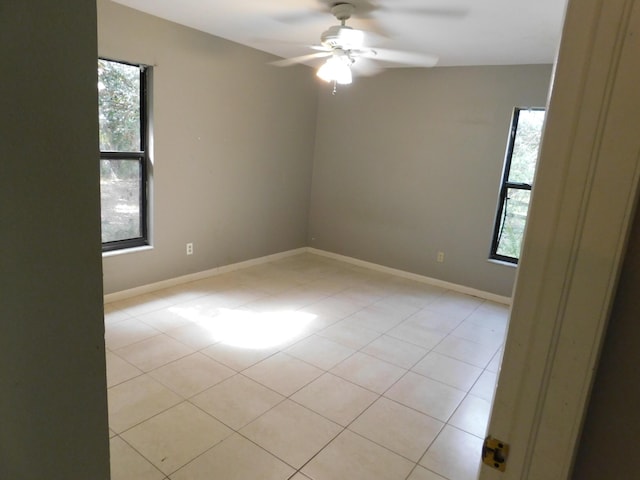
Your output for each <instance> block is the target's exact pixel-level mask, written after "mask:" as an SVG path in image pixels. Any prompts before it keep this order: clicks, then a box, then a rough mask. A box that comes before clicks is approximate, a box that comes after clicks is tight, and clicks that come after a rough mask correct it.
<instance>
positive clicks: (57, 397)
mask: <svg viewBox="0 0 640 480" xmlns="http://www.w3.org/2000/svg"><path fill="white" fill-rule="evenodd" d="M95 8H96V7H95V4H94V3H93V2H87V1H85V0H63V1H60V2H51V1H50V0H31V1H28V2H24V1H18V0H13V1H4V2H2V4H1V5H0V72H2V74H1V75H0V92H2V95H0V159H1V161H0V232H1V233H0V252H1V254H0V478H2V479H7V480H9V479H10V480H40V479H44V478H47V479H54V480H57V479H60V480H62V479H65V480H70V479H96V480H100V479H102V480H106V479H108V478H109V444H108V437H109V435H108V427H107V401H106V375H105V352H104V325H103V318H102V276H101V262H100V222H99V218H100V217H99V214H100V198H99V177H98V162H97V160H98V132H97V117H96V81H97V79H96V48H97V47H96V13H95Z"/></svg>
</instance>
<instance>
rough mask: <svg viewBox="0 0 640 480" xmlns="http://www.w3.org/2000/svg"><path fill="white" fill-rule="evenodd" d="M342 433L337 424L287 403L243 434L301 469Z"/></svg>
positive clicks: (292, 403)
mask: <svg viewBox="0 0 640 480" xmlns="http://www.w3.org/2000/svg"><path fill="white" fill-rule="evenodd" d="M341 431H342V427H340V426H339V425H337V424H336V423H333V422H331V421H330V420H327V419H326V418H324V417H321V416H320V415H318V414H317V413H314V412H312V411H311V410H309V409H307V408H305V407H302V406H300V405H298V404H297V403H294V402H292V401H291V400H285V401H284V402H282V403H280V404H278V405H277V406H275V407H274V408H272V409H271V410H269V411H268V412H267V413H265V414H264V415H262V416H260V417H259V418H257V419H256V420H254V421H253V422H251V423H250V424H249V425H247V426H245V427H244V428H243V429H242V430H240V433H241V434H242V435H244V436H245V437H247V438H248V439H250V440H251V441H253V442H255V443H257V444H258V445H260V446H261V447H262V448H264V449H265V450H267V451H268V452H271V453H272V454H273V455H275V456H276V457H278V458H280V459H281V460H283V461H285V462H286V463H287V464H289V465H291V466H293V467H295V468H300V467H301V466H302V465H304V464H305V463H307V462H308V461H309V460H310V459H311V458H312V457H313V456H314V455H315V454H316V453H317V452H319V451H320V450H321V449H322V448H323V447H324V446H325V445H326V444H327V443H329V442H330V441H331V440H332V439H333V438H335V437H336V436H337V435H338V433H340V432H341Z"/></svg>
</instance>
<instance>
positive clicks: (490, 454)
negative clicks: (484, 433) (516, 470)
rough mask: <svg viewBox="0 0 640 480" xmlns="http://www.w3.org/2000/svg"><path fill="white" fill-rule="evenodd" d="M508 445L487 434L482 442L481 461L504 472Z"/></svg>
mask: <svg viewBox="0 0 640 480" xmlns="http://www.w3.org/2000/svg"><path fill="white" fill-rule="evenodd" d="M508 456H509V445H508V444H506V443H504V442H503V441H501V440H498V439H496V438H493V437H491V435H489V436H488V437H487V438H485V439H484V443H483V444H482V461H483V462H484V463H485V464H486V465H489V466H490V467H492V468H495V469H496V470H500V471H501V472H504V471H505V469H506V468H507V457H508Z"/></svg>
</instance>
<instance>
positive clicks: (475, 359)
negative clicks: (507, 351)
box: [433, 335, 498, 368]
mask: <svg viewBox="0 0 640 480" xmlns="http://www.w3.org/2000/svg"><path fill="white" fill-rule="evenodd" d="M433 350H434V351H435V352H438V353H441V354H443V355H447V356H449V357H452V358H455V359H457V360H461V361H463V362H467V363H470V364H471V365H475V366H476V367H480V368H485V367H486V366H487V364H488V363H489V361H490V360H491V358H492V357H493V355H494V354H495V353H496V351H497V350H498V346H491V347H489V346H486V345H480V344H478V343H474V342H471V341H469V340H465V339H464V338H458V337H454V336H451V335H450V336H448V337H447V338H445V339H444V340H442V342H440V343H439V344H438V346H437V347H436V348H434V349H433Z"/></svg>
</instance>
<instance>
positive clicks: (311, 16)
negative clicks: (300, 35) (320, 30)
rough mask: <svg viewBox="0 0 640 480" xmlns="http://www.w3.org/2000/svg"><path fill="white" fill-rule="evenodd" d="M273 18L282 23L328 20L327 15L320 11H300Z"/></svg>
mask: <svg viewBox="0 0 640 480" xmlns="http://www.w3.org/2000/svg"><path fill="white" fill-rule="evenodd" d="M273 18H274V19H275V20H276V21H278V22H281V23H303V22H311V21H314V20H317V19H319V18H326V13H324V12H320V11H318V10H299V11H297V12H291V13H283V14H281V15H276V16H275V17H273Z"/></svg>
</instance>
